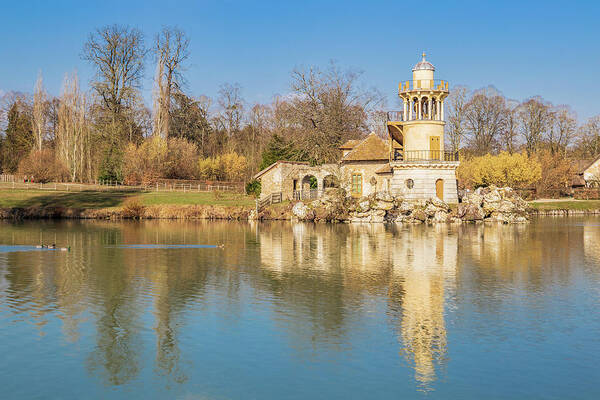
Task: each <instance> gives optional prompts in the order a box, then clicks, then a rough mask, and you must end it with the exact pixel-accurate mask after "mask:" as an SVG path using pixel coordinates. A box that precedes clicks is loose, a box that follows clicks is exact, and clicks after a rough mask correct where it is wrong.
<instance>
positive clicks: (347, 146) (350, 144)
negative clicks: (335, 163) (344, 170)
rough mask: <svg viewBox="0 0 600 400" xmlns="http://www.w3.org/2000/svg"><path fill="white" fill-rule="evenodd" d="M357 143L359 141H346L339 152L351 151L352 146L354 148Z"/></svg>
mask: <svg viewBox="0 0 600 400" xmlns="http://www.w3.org/2000/svg"><path fill="white" fill-rule="evenodd" d="M359 142H360V140H356V139H352V140H348V141H347V142H346V143H344V144H343V145H341V146H340V150H350V149H353V148H354V146H356V145H357V144H358V143H359Z"/></svg>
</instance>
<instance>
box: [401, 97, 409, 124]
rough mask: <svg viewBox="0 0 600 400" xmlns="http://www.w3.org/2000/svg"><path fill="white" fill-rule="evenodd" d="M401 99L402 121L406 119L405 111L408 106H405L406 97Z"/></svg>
mask: <svg viewBox="0 0 600 400" xmlns="http://www.w3.org/2000/svg"><path fill="white" fill-rule="evenodd" d="M402 100H403V101H402V110H403V111H404V112H403V113H402V121H406V120H407V119H408V118H407V115H406V112H407V111H408V107H406V99H402Z"/></svg>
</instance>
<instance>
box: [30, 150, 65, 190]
mask: <svg viewBox="0 0 600 400" xmlns="http://www.w3.org/2000/svg"><path fill="white" fill-rule="evenodd" d="M18 170H19V173H21V174H23V175H27V176H28V177H30V178H32V179H33V180H34V181H35V182H40V183H46V182H51V181H62V180H64V179H67V177H68V175H69V173H68V171H67V168H66V167H65V166H64V165H63V164H62V163H61V162H60V161H58V160H57V159H56V157H55V156H54V152H53V151H52V150H51V149H42V150H34V151H32V152H30V153H29V154H28V155H27V156H26V157H25V158H23V159H22V160H21V161H20V162H19V169H18Z"/></svg>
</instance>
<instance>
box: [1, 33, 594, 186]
mask: <svg viewBox="0 0 600 400" xmlns="http://www.w3.org/2000/svg"><path fill="white" fill-rule="evenodd" d="M189 57H190V38H189V37H188V36H187V34H186V33H185V32H184V31H182V30H181V29H179V28H177V27H163V28H162V29H161V30H160V31H159V32H158V33H156V34H155V35H153V36H152V37H151V39H150V40H148V37H147V36H146V35H145V34H144V33H143V32H141V31H140V30H138V29H137V28H134V27H129V26H122V25H110V26H105V27H101V28H98V29H96V30H95V31H93V32H92V33H90V35H89V36H88V38H87V40H86V41H85V43H83V44H82V50H81V58H82V60H84V61H85V62H87V63H89V64H90V65H91V66H92V67H93V71H94V75H93V77H92V79H91V80H90V82H89V88H90V89H89V90H88V91H83V90H82V89H81V85H80V82H79V78H78V76H77V74H76V73H68V74H66V75H65V78H64V82H63V85H62V89H61V93H60V94H59V95H58V96H51V95H50V94H49V93H48V92H47V91H46V90H45V88H44V84H43V78H42V75H41V74H40V75H39V76H38V79H37V81H36V83H35V85H34V90H33V93H32V94H27V93H15V92H11V93H8V94H6V95H4V96H3V97H2V99H1V102H0V170H1V171H2V172H3V173H22V174H25V175H28V176H31V177H33V178H34V179H35V180H36V181H49V180H64V181H73V182H90V181H94V180H97V179H99V180H102V179H104V180H107V179H109V180H117V181H125V182H128V183H148V182H153V181H155V180H156V179H160V178H168V179H209V180H230V181H241V180H247V179H248V178H249V177H250V176H252V175H253V174H254V173H255V172H256V171H258V170H260V169H262V168H264V167H266V166H268V165H269V164H271V163H272V162H274V161H277V160H280V159H287V160H297V161H308V162H310V163H312V164H320V163H326V162H335V161H337V160H339V157H340V155H341V154H340V151H339V150H338V147H339V145H341V144H342V143H344V142H345V141H347V140H349V139H358V138H361V137H364V136H365V135H366V134H367V133H369V132H370V131H375V132H377V133H378V134H380V135H381V136H382V137H386V135H387V133H386V128H385V120H386V117H385V115H386V114H385V112H384V111H383V110H384V108H385V102H384V97H383V96H382V95H381V94H380V93H379V92H378V91H377V90H376V89H373V88H368V87H365V85H364V82H363V81H362V76H361V75H362V74H361V72H360V71H356V70H353V69H346V68H342V67H340V66H339V65H337V64H336V63H330V64H329V65H326V66H324V67H322V68H320V67H315V66H311V67H302V68H295V69H294V70H293V71H292V72H291V74H290V83H289V93H287V94H286V95H283V96H282V95H276V96H274V97H273V100H272V101H271V102H270V103H268V104H261V103H254V104H251V103H248V102H247V101H246V100H245V99H244V97H243V88H242V87H241V86H240V85H239V84H237V83H223V84H222V85H221V86H220V87H219V91H218V94H217V96H216V97H215V98H210V97H208V96H205V95H194V94H192V93H190V90H189V89H188V85H187V76H188V73H189V71H188V67H189V65H188V61H189ZM147 74H151V75H152V76H153V77H154V78H153V80H152V81H153V83H152V85H153V87H152V104H151V105H147V104H145V102H144V99H143V98H142V95H141V92H142V89H143V88H142V83H143V78H144V76H146V75H147ZM447 110H448V112H447V113H446V121H447V125H446V141H447V143H446V148H447V149H451V150H454V151H460V152H461V154H462V156H463V159H464V158H466V159H468V158H470V157H475V156H480V155H484V154H490V153H491V154H499V153H501V152H508V153H509V154H513V153H520V152H525V153H527V154H528V155H529V156H531V155H534V154H537V153H539V152H541V151H546V152H548V153H549V154H551V155H552V157H559V158H560V159H562V160H564V159H567V158H590V157H595V156H597V155H599V154H600V116H596V117H593V118H590V119H589V120H588V121H586V122H584V123H582V124H578V121H577V117H576V115H575V113H574V112H573V110H572V109H571V108H570V107H568V106H565V105H560V106H559V105H552V104H550V103H549V102H547V101H545V100H543V99H542V98H540V97H532V98H530V99H526V100H525V101H521V102H519V101H515V100H510V99H507V98H506V97H504V96H503V95H502V94H501V93H500V92H499V91H498V90H496V89H494V88H492V87H488V88H484V89H480V90H474V91H471V90H469V89H468V88H466V87H464V86H457V87H453V88H452V90H451V95H450V98H449V99H448V101H447Z"/></svg>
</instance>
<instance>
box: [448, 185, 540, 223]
mask: <svg viewBox="0 0 600 400" xmlns="http://www.w3.org/2000/svg"><path fill="white" fill-rule="evenodd" d="M527 209H528V205H527V202H525V200H523V199H522V198H521V197H520V196H519V195H518V194H517V193H516V192H515V191H514V190H512V189H511V188H509V187H505V188H498V187H496V186H489V187H486V188H478V189H477V190H475V191H474V192H472V193H468V194H466V195H465V196H464V197H463V202H462V203H460V204H459V207H458V217H459V218H461V219H462V220H464V221H481V220H489V221H497V222H503V223H522V222H527V221H528V220H529V213H528V211H527Z"/></svg>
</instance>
